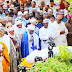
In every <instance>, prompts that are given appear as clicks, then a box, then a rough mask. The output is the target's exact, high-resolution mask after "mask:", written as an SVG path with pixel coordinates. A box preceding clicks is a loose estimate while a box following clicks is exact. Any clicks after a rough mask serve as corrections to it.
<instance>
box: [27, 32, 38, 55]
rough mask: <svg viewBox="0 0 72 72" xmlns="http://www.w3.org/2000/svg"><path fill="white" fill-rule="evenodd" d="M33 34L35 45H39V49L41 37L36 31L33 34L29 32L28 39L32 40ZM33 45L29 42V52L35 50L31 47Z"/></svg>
mask: <svg viewBox="0 0 72 72" xmlns="http://www.w3.org/2000/svg"><path fill="white" fill-rule="evenodd" d="M31 36H33V39H34V46H37V49H39V37H38V35H37V34H36V33H35V32H34V33H33V35H30V33H29V32H28V40H30V39H31V38H32V37H31ZM31 47H32V42H29V54H30V53H31V52H33V49H31Z"/></svg>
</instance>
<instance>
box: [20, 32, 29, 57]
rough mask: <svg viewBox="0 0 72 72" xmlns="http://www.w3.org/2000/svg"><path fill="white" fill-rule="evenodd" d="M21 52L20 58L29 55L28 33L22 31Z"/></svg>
mask: <svg viewBox="0 0 72 72" xmlns="http://www.w3.org/2000/svg"><path fill="white" fill-rule="evenodd" d="M21 54H22V58H25V57H27V56H28V55H29V45H28V33H27V32H26V33H24V35H23V37H22V41H21Z"/></svg>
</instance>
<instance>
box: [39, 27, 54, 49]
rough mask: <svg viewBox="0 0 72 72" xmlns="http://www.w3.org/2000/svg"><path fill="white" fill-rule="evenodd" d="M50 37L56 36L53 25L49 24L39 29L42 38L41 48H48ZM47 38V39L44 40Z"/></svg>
mask: <svg viewBox="0 0 72 72" xmlns="http://www.w3.org/2000/svg"><path fill="white" fill-rule="evenodd" d="M49 37H52V38H55V32H54V30H52V28H51V26H48V28H44V27H42V28H41V29H40V30H39V38H40V40H41V49H44V48H48V39H49ZM43 40H47V41H45V42H44V41H43Z"/></svg>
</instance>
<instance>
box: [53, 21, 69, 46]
mask: <svg viewBox="0 0 72 72" xmlns="http://www.w3.org/2000/svg"><path fill="white" fill-rule="evenodd" d="M55 24H56V28H57V30H58V32H61V31H64V30H65V33H64V34H61V35H60V34H59V35H58V36H57V37H56V38H55V40H54V41H55V44H56V45H61V44H65V45H67V38H66V37H67V34H68V30H67V28H66V26H65V23H64V22H61V23H60V24H58V23H57V22H55Z"/></svg>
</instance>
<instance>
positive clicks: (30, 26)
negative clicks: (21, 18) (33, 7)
mask: <svg viewBox="0 0 72 72" xmlns="http://www.w3.org/2000/svg"><path fill="white" fill-rule="evenodd" d="M27 29H28V30H34V29H35V26H34V25H32V24H30V25H29V26H28V27H27Z"/></svg>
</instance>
